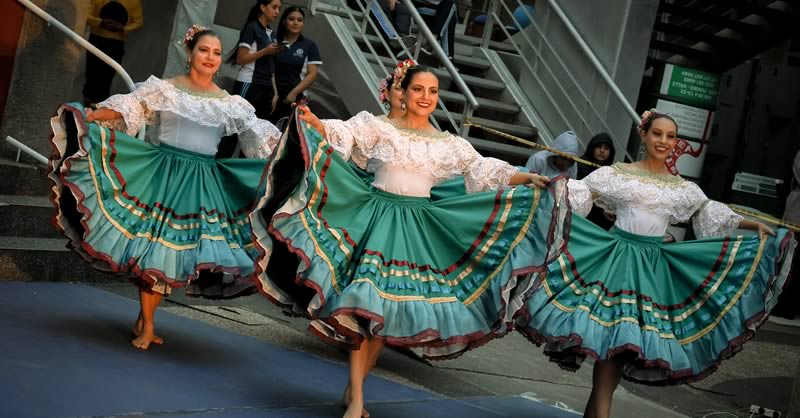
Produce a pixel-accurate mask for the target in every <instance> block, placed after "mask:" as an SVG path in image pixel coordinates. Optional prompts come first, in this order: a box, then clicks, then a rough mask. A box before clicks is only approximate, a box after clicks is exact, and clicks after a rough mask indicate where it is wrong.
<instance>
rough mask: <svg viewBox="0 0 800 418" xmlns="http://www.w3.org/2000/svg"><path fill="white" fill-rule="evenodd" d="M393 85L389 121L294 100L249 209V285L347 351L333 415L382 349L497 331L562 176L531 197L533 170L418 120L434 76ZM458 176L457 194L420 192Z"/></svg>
mask: <svg viewBox="0 0 800 418" xmlns="http://www.w3.org/2000/svg"><path fill="white" fill-rule="evenodd" d="M395 87H399V88H400V90H402V92H403V105H404V107H405V112H404V114H403V115H402V116H400V117H398V118H396V119H388V118H385V117H376V116H373V115H372V114H370V113H367V112H361V113H359V114H358V115H356V116H355V117H353V118H352V119H350V120H348V121H340V120H325V121H320V120H319V119H317V118H316V116H314V115H313V113H311V112H310V111H309V109H308V108H307V107H304V106H301V107H300V109H299V111H300V112H301V113H300V114H301V115H300V119H301V121H302V123H300V124H299V126H298V128H299V129H292V128H291V127H290V129H289V131H288V132H289V135H288V136H287V137H285V139H284V140H283V141H281V142H280V144H279V145H278V147H277V149H276V150H275V160H273V161H272V162H271V163H270V164H269V165H268V169H267V186H266V187H267V188H266V194H265V195H264V197H263V198H262V200H261V201H260V203H259V206H258V208H257V210H256V211H254V212H253V214H252V215H251V220H252V221H253V231H254V233H255V235H254V236H255V237H256V239H257V242H256V244H257V246H258V248H259V249H260V250H261V251H262V257H260V258H259V259H258V260H257V264H258V266H257V268H258V269H259V271H260V272H261V274H260V276H259V286H260V289H261V291H262V292H263V293H264V294H265V295H266V296H267V297H268V298H270V300H272V301H273V302H275V303H276V304H278V305H280V306H282V307H283V308H284V309H285V310H286V311H287V312H289V313H293V314H297V315H304V316H306V317H309V318H311V319H312V321H311V324H310V329H311V331H312V332H314V333H315V334H317V335H318V336H320V337H322V338H323V339H325V340H328V341H332V342H335V343H339V344H342V345H343V346H345V347H347V348H349V349H351V350H352V351H351V354H350V382H349V385H348V387H347V389H346V390H345V394H344V402H345V403H346V404H347V405H348V407H347V410H346V412H345V416H346V417H360V416H365V415H367V414H366V411H365V410H364V397H363V381H364V377H365V376H366V375H367V373H368V372H369V368H370V367H371V366H372V365H373V364H374V361H375V359H376V358H377V356H378V353H379V352H380V350H381V348H382V347H383V345H384V344H390V345H394V346H400V347H422V348H423V351H424V355H425V356H426V357H428V358H432V359H445V358H451V357H455V356H458V355H460V354H462V353H463V352H465V351H467V350H469V349H472V348H474V347H477V346H479V345H481V344H483V343H485V342H487V341H489V340H490V339H492V338H496V337H498V336H501V335H504V334H505V333H506V332H507V331H508V330H509V327H510V325H511V324H510V322H509V321H510V320H511V318H510V317H509V315H510V313H512V312H515V311H516V310H517V309H519V307H520V306H521V304H522V302H523V300H521V299H519V300H512V299H511V298H510V296H511V295H512V290H513V289H514V288H515V286H516V283H517V280H518V278H519V277H520V276H523V275H527V274H528V273H530V272H532V271H536V270H537V269H541V268H543V266H544V265H545V263H546V261H547V260H550V259H553V258H554V255H553V254H548V253H547V250H548V249H549V248H557V247H558V245H556V244H554V243H556V242H558V241H559V240H560V236H561V229H560V228H559V221H563V219H564V216H565V215H566V212H567V204H566V202H564V203H563V204H556V202H557V201H558V200H557V199H559V198H565V194H564V193H563V192H564V191H565V187H564V186H565V184H564V183H563V182H561V183H559V184H558V185H556V186H555V187H553V188H551V191H550V192H543V191H542V190H540V189H539V188H540V187H542V186H544V185H545V183H546V182H547V179H546V178H544V177H542V176H539V175H536V174H530V173H521V172H518V170H517V169H516V168H514V167H512V166H511V165H509V164H507V163H505V162H503V161H500V160H496V159H493V158H484V157H482V156H480V154H478V153H477V152H476V151H475V149H474V148H473V147H472V146H471V145H470V144H469V143H468V142H467V141H466V140H465V139H463V138H460V137H457V136H454V135H452V134H449V133H446V132H439V131H438V130H436V129H435V128H434V127H433V126H432V125H431V124H430V122H429V117H430V115H431V113H432V112H433V111H434V109H435V108H436V104H437V102H438V91H439V80H438V78H437V77H436V75H435V74H433V73H432V72H430V71H429V70H427V69H425V68H423V67H409V68H407V72H406V73H405V74H404V77H402V78H401V81H400V83H399V85H398V86H395ZM348 159H352V161H353V162H354V163H355V164H356V165H358V166H359V167H360V168H361V169H364V170H366V171H368V172H369V173H371V174H372V181H371V182H365V181H364V180H363V178H362V177H361V176H360V175H359V174H357V173H356V172H355V171H354V170H353V169H351V168H350V167H351V166H350V165H349V164H348V163H347V160H348ZM298 169H299V170H300V171H301V172H299V173H298V172H297V171H298ZM458 176H464V179H465V187H466V191H467V192H468V193H466V194H460V195H457V196H452V197H449V198H443V199H439V200H432V199H430V191H431V188H432V187H433V186H434V185H436V184H439V183H441V182H443V181H445V180H448V179H451V178H454V177H458ZM514 185H527V186H532V187H507V186H514ZM559 186H560V187H559ZM558 190H560V191H561V192H558ZM551 193H552V194H551ZM270 202H271V203H270ZM290 259H295V260H296V261H295V263H294V265H292V264H291V263H289V262H287V260H290ZM277 260H280V262H277Z"/></svg>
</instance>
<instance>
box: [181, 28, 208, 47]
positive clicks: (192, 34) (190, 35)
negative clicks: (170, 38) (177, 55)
mask: <svg viewBox="0 0 800 418" xmlns="http://www.w3.org/2000/svg"><path fill="white" fill-rule="evenodd" d="M205 30H208V28H207V27H205V26H200V25H198V24H194V25H192V27H190V28H189V29H188V30H187V31H186V35H184V36H183V44H184V45H189V42H191V41H192V39H194V37H195V35H197V34H198V33H200V32H202V31H205Z"/></svg>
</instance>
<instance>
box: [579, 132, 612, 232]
mask: <svg viewBox="0 0 800 418" xmlns="http://www.w3.org/2000/svg"><path fill="white" fill-rule="evenodd" d="M615 154H616V149H614V142H613V141H612V140H611V136H609V135H608V134H607V133H605V132H601V133H599V134H597V135H595V136H593V137H592V139H591V140H589V145H587V146H586V152H584V153H583V156H582V157H581V158H583V159H584V160H586V161H591V162H593V163H595V164H599V165H611V164H613V163H614V155H615ZM596 169H597V167H594V166H590V165H586V164H578V180H580V179H582V178H584V177H586V176H588V175H589V173H591V172H592V171H594V170H596ZM586 219H588V220H590V221H592V223H594V224H595V225H597V226H599V227H601V228H603V229H605V230H608V229H611V227H612V226H613V225H614V221H613V220H612V219H613V216H609V215H607V214H606V213H605V211H604V210H603V209H601V208H598V207H597V206H595V207H593V208H592V211H591V212H590V213H589V216H587V217H586Z"/></svg>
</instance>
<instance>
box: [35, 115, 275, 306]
mask: <svg viewBox="0 0 800 418" xmlns="http://www.w3.org/2000/svg"><path fill="white" fill-rule="evenodd" d="M52 127H53V131H54V135H53V138H52V145H53V149H54V155H53V156H52V157H51V160H50V172H49V175H48V176H49V178H50V180H51V181H52V184H53V187H52V199H51V200H52V201H53V203H54V205H55V207H56V215H55V218H54V223H55V225H56V226H57V227H58V228H59V229H61V230H62V231H63V232H64V234H65V235H66V237H67V238H68V240H69V246H70V247H71V248H72V249H73V250H75V251H76V252H77V253H78V254H80V255H81V256H83V258H85V259H86V260H87V261H89V262H91V263H92V264H93V265H94V266H95V267H96V268H98V269H101V270H105V271H111V272H114V273H127V274H132V275H133V276H134V277H135V278H136V279H138V281H140V282H141V283H142V284H143V285H145V286H148V287H150V288H152V289H154V290H156V291H159V292H161V293H168V292H169V291H170V289H171V288H175V287H185V286H188V288H187V289H186V291H187V293H188V294H190V295H193V296H205V297H233V296H238V295H242V294H247V293H253V292H255V280H254V273H255V270H254V266H253V260H254V258H255V256H256V255H257V254H258V252H257V251H256V250H255V248H254V246H253V243H252V240H251V238H250V235H251V233H252V229H251V226H250V222H249V219H248V213H249V211H250V210H251V209H252V208H253V207H254V205H255V201H256V199H257V197H258V196H259V195H260V194H262V192H261V191H260V190H263V189H259V184H260V179H261V175H262V173H263V169H264V166H265V164H266V162H265V161H261V160H249V159H220V160H215V159H214V157H213V156H207V155H202V154H197V153H193V152H190V151H185V150H181V149H178V148H174V147H170V146H167V145H161V146H155V145H153V144H150V143H147V142H143V141H141V140H139V139H137V138H133V137H131V136H128V135H126V134H124V133H122V132H117V131H114V130H110V129H108V128H104V127H101V126H99V125H97V124H93V123H92V124H87V123H86V122H85V120H84V113H83V108H82V107H81V106H80V105H77V104H72V105H65V106H62V107H61V108H59V110H58V113H57V115H56V116H55V117H54V118H53V120H52ZM201 272H202V274H201Z"/></svg>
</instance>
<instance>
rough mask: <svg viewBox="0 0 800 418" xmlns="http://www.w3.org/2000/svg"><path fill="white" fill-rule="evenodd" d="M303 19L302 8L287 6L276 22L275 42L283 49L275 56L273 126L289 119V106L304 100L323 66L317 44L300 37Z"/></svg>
mask: <svg viewBox="0 0 800 418" xmlns="http://www.w3.org/2000/svg"><path fill="white" fill-rule="evenodd" d="M305 17H306V14H305V12H304V11H303V9H302V8H300V7H297V6H290V7H288V8H287V9H286V10H284V11H283V15H281V20H280V22H278V36H277V39H278V42H280V43H281V44H282V45H283V46H284V47H285V49H284V50H283V51H281V52H280V53H279V54H278V55H276V56H275V86H276V88H277V92H278V103H277V105H276V106H275V110H274V111H273V112H272V115H271V116H270V121H272V123H274V124H276V125H277V124H278V121H279V120H280V119H281V118H284V117H287V116H289V114H290V113H291V111H292V107H291V105H292V103H294V102H296V101H297V100H300V99H302V98H303V97H304V96H305V95H304V91H305V90H306V89H308V88H309V87H311V85H312V84H313V83H314V80H316V79H317V75H318V73H319V66H320V65H322V58H321V57H320V54H319V49H318V48H317V44H316V43H314V41H313V40H311V39H309V38H306V37H305V36H303V25H304V21H305Z"/></svg>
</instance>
